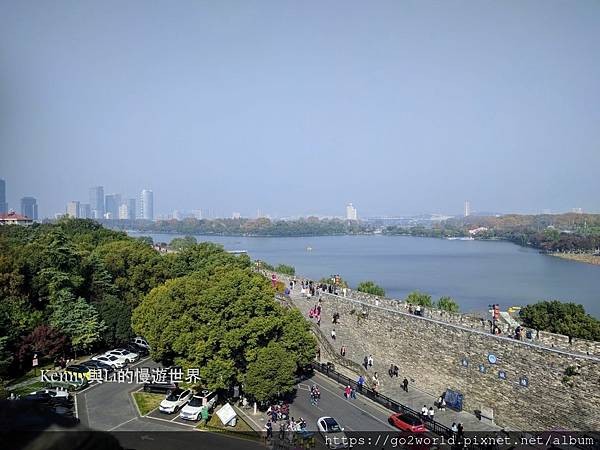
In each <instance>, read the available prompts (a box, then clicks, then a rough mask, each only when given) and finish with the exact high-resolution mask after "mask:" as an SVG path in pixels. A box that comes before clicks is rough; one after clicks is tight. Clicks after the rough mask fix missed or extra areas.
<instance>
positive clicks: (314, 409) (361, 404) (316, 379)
mask: <svg viewBox="0 0 600 450" xmlns="http://www.w3.org/2000/svg"><path fill="white" fill-rule="evenodd" d="M313 384H316V385H317V386H319V390H320V391H321V400H320V402H319V405H318V406H313V405H311V403H310V386H311V385H313ZM296 387H297V394H296V398H295V399H294V401H293V402H292V403H291V405H290V416H292V417H294V418H296V419H298V418H300V417H302V418H304V420H305V421H306V424H307V428H308V429H309V430H316V429H317V419H318V418H319V417H322V416H331V417H334V418H335V419H336V420H338V422H339V423H340V425H341V426H342V427H344V428H345V430H347V431H393V430H395V428H393V427H391V426H390V425H389V424H388V423H387V419H388V417H389V416H390V414H391V413H390V412H389V411H388V410H386V409H384V408H383V407H381V406H379V405H377V404H375V403H373V402H371V401H370V400H368V399H366V398H364V397H362V396H361V395H360V394H357V399H356V400H347V399H345V398H344V395H343V389H342V386H341V385H339V384H337V383H336V382H334V381H332V380H330V379H329V378H327V377H325V376H324V375H321V374H320V373H315V374H314V375H313V376H312V377H311V378H310V379H308V380H306V381H303V382H301V383H299V384H298V385H297V386H296ZM250 417H251V419H252V420H253V421H254V422H255V423H256V425H257V426H260V427H261V428H262V427H264V424H265V423H266V421H267V416H266V414H263V413H259V414H258V415H257V416H254V415H252V414H250ZM277 429H278V427H277V426H276V427H275V430H277Z"/></svg>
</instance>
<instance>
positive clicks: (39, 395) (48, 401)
mask: <svg viewBox="0 0 600 450" xmlns="http://www.w3.org/2000/svg"><path fill="white" fill-rule="evenodd" d="M21 400H26V401H30V402H35V403H41V404H44V405H49V406H63V407H67V408H69V407H71V406H72V405H73V401H72V400H71V399H70V398H68V397H53V396H52V395H51V394H50V393H48V392H44V391H38V392H34V393H31V394H29V395H25V396H24V397H21Z"/></svg>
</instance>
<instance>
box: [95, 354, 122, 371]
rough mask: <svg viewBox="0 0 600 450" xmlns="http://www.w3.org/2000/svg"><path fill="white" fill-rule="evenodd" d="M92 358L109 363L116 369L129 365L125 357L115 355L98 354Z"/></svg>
mask: <svg viewBox="0 0 600 450" xmlns="http://www.w3.org/2000/svg"><path fill="white" fill-rule="evenodd" d="M92 359H95V360H96V361H100V362H103V363H105V364H108V365H109V366H111V367H113V368H115V369H122V368H123V367H125V366H126V365H127V362H126V361H125V359H124V358H120V357H118V356H115V355H98V356H94V357H93V358H92Z"/></svg>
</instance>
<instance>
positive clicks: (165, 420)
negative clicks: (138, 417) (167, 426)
mask: <svg viewBox="0 0 600 450" xmlns="http://www.w3.org/2000/svg"><path fill="white" fill-rule="evenodd" d="M144 418H145V419H152V420H160V421H161V422H167V423H173V422H171V421H170V420H167V419H161V418H160V417H152V416H144ZM175 423H176V424H177V425H181V426H182V427H188V428H196V425H188V424H187V423H179V422H175Z"/></svg>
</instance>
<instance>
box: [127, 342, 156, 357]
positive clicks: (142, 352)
mask: <svg viewBox="0 0 600 450" xmlns="http://www.w3.org/2000/svg"><path fill="white" fill-rule="evenodd" d="M123 348H124V349H125V350H128V351H130V352H132V353H137V354H138V355H140V358H143V357H144V356H148V354H149V353H150V352H149V351H148V349H147V348H146V347H138V346H137V345H135V344H127V345H124V346H123Z"/></svg>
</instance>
